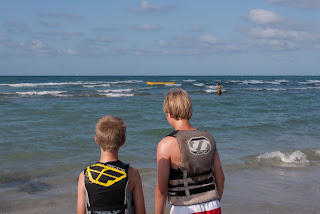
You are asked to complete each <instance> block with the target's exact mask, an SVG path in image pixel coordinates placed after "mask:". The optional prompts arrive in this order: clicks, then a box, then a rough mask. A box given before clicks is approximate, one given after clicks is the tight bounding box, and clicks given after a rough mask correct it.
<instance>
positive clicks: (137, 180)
mask: <svg viewBox="0 0 320 214" xmlns="http://www.w3.org/2000/svg"><path fill="white" fill-rule="evenodd" d="M128 179H129V182H130V183H131V184H132V186H133V190H132V193H133V200H134V207H135V213H136V214H145V213H146V208H145V205H144V197H143V191H142V182H141V177H140V174H139V171H138V170H137V169H135V168H133V167H129V169H128Z"/></svg>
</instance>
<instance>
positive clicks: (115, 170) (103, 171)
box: [87, 163, 127, 187]
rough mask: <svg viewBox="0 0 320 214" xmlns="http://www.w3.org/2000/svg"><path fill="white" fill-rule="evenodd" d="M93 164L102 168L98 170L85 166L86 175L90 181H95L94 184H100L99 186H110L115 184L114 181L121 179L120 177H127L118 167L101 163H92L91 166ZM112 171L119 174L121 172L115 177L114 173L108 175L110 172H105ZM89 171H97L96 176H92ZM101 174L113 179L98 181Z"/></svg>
mask: <svg viewBox="0 0 320 214" xmlns="http://www.w3.org/2000/svg"><path fill="white" fill-rule="evenodd" d="M94 166H99V167H101V168H102V170H101V171H98V170H95V169H91V168H90V166H88V167H87V176H88V178H89V180H90V181H91V182H92V183H95V184H98V185H101V186H105V187H108V186H111V185H113V184H115V183H116V182H119V181H121V180H122V179H124V178H126V177H127V173H126V172H123V171H121V170H119V169H115V168H113V167H110V166H106V165H103V164H99V163H97V164H95V165H92V166H91V167H94ZM108 170H110V171H114V172H117V173H119V174H121V176H120V177H116V176H114V175H110V174H107V173H105V172H106V171H108ZM91 172H95V173H98V176H97V177H96V178H93V176H92V173H91ZM102 176H108V177H109V178H112V179H113V180H108V181H107V183H104V182H101V181H100V178H101V177H102Z"/></svg>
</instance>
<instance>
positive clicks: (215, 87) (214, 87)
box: [206, 85, 218, 89]
mask: <svg viewBox="0 0 320 214" xmlns="http://www.w3.org/2000/svg"><path fill="white" fill-rule="evenodd" d="M206 88H211V89H218V86H216V85H207V86H206Z"/></svg>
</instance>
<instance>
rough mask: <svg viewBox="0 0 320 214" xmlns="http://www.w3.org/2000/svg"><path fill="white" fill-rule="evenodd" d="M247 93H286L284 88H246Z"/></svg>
mask: <svg viewBox="0 0 320 214" xmlns="http://www.w3.org/2000/svg"><path fill="white" fill-rule="evenodd" d="M245 90H249V91H286V90H287V89H286V88H246V89H245Z"/></svg>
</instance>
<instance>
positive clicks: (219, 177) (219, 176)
mask: <svg viewBox="0 0 320 214" xmlns="http://www.w3.org/2000/svg"><path fill="white" fill-rule="evenodd" d="M213 175H214V177H215V179H216V185H217V191H218V193H219V201H221V198H222V194H223V189H224V174H223V169H222V166H221V162H220V157H219V153H218V149H217V148H216V152H215V157H214V172H213Z"/></svg>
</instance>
